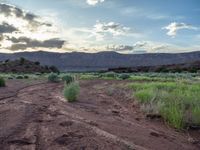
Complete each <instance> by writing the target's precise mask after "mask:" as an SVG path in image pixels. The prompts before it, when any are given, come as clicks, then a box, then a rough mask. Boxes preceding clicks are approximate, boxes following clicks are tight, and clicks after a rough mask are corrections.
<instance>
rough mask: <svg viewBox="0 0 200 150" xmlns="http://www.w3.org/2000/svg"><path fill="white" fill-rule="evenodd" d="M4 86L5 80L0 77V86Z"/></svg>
mask: <svg viewBox="0 0 200 150" xmlns="http://www.w3.org/2000/svg"><path fill="white" fill-rule="evenodd" d="M5 86H6V82H5V80H4V78H2V77H0V87H5Z"/></svg>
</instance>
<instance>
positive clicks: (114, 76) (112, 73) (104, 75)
mask: <svg viewBox="0 0 200 150" xmlns="http://www.w3.org/2000/svg"><path fill="white" fill-rule="evenodd" d="M116 76H117V74H116V73H115V72H107V73H105V74H103V77H107V78H112V79H114V78H116Z"/></svg>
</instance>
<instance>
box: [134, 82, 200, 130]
mask: <svg viewBox="0 0 200 150" xmlns="http://www.w3.org/2000/svg"><path fill="white" fill-rule="evenodd" d="M130 87H131V88H132V89H134V96H135V97H136V99H137V100H138V101H139V102H141V103H142V104H143V106H149V105H151V108H153V109H155V108H156V109H158V110H151V111H153V112H158V113H159V114H160V115H161V116H162V117H163V118H164V119H165V120H166V121H167V122H168V123H169V124H170V125H172V126H173V127H175V128H178V129H181V128H185V127H187V125H188V124H189V125H200V84H199V83H186V82H149V83H133V84H130ZM144 104H145V105H144ZM143 109H144V108H143ZM148 109H149V108H148Z"/></svg>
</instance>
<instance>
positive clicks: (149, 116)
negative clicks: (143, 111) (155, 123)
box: [146, 114, 162, 119]
mask: <svg viewBox="0 0 200 150" xmlns="http://www.w3.org/2000/svg"><path fill="white" fill-rule="evenodd" d="M146 118H149V119H160V118H162V116H161V115H159V114H147V115H146Z"/></svg>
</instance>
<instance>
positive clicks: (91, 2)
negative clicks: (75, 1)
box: [86, 0, 105, 6]
mask: <svg viewBox="0 0 200 150" xmlns="http://www.w3.org/2000/svg"><path fill="white" fill-rule="evenodd" d="M104 1H105V0H86V2H87V4H88V5H92V6H95V5H97V4H98V3H103V2H104Z"/></svg>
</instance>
